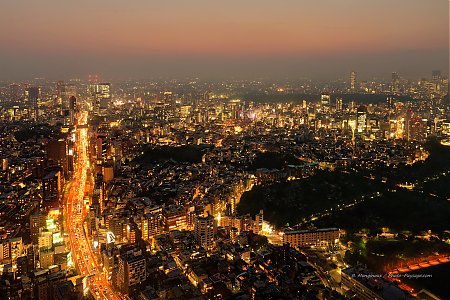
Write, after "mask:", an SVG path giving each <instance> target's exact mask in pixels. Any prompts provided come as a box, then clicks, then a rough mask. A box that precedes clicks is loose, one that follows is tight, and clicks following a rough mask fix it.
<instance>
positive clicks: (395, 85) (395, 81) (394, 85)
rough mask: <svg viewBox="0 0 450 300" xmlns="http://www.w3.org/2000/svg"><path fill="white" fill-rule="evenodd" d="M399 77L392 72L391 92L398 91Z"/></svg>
mask: <svg viewBox="0 0 450 300" xmlns="http://www.w3.org/2000/svg"><path fill="white" fill-rule="evenodd" d="M399 85H400V76H399V75H398V73H397V72H392V81H391V90H392V92H398V91H399V89H400V86H399Z"/></svg>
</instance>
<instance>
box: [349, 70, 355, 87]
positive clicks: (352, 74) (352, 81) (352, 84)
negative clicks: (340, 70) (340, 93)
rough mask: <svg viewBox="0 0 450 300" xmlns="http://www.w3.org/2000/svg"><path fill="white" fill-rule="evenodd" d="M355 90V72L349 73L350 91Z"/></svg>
mask: <svg viewBox="0 0 450 300" xmlns="http://www.w3.org/2000/svg"><path fill="white" fill-rule="evenodd" d="M355 89H356V72H355V71H352V72H351V73H350V90H352V91H354V90H355Z"/></svg>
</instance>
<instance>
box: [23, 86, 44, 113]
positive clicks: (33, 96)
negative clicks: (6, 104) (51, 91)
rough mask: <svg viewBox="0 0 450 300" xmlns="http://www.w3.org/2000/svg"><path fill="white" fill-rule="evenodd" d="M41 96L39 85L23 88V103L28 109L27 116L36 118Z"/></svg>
mask: <svg viewBox="0 0 450 300" xmlns="http://www.w3.org/2000/svg"><path fill="white" fill-rule="evenodd" d="M40 98H41V89H40V88H39V87H29V88H26V89H25V97H24V100H25V104H26V105H27V108H28V109H29V114H28V116H29V117H30V118H31V119H33V120H37V118H38V116H39V101H40Z"/></svg>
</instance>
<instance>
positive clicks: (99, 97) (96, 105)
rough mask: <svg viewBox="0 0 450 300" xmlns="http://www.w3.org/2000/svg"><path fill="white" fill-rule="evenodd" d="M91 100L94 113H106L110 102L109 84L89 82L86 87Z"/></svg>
mask: <svg viewBox="0 0 450 300" xmlns="http://www.w3.org/2000/svg"><path fill="white" fill-rule="evenodd" d="M88 89H89V90H88V92H89V95H90V97H91V101H92V110H93V111H94V114H97V115H102V114H104V113H106V110H107V109H108V107H109V105H110V102H111V84H110V83H95V84H90V85H89V88H88Z"/></svg>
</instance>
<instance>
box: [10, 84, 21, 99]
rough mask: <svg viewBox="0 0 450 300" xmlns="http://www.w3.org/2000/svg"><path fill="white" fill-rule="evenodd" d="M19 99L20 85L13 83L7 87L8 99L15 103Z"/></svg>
mask: <svg viewBox="0 0 450 300" xmlns="http://www.w3.org/2000/svg"><path fill="white" fill-rule="evenodd" d="M19 98H20V85H18V84H16V83H13V84H10V85H9V99H10V100H12V101H17V100H19Z"/></svg>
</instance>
